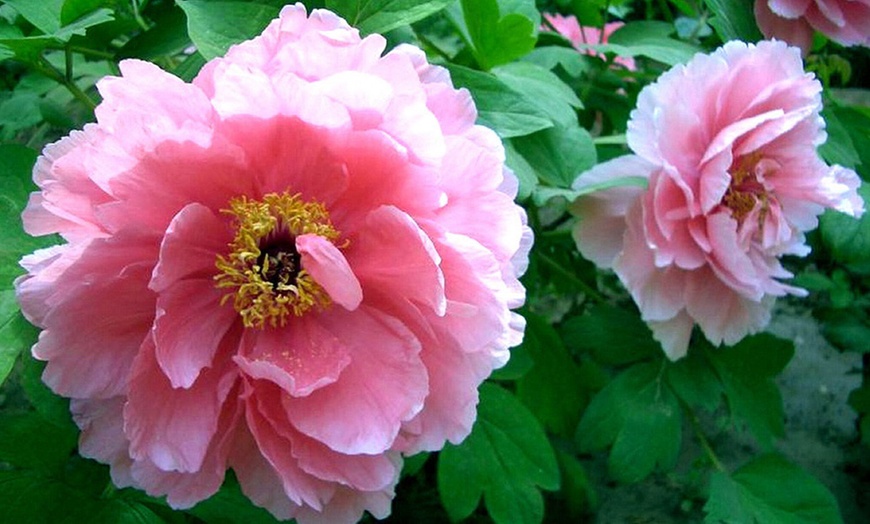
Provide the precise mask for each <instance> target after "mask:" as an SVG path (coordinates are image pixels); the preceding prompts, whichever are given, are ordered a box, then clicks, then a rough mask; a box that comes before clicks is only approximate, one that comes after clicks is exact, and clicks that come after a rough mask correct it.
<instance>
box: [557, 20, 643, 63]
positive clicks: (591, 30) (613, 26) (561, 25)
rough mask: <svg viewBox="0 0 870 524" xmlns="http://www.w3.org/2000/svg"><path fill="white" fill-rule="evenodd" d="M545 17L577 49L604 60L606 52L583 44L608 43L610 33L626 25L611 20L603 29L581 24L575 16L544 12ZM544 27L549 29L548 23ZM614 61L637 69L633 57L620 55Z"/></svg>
mask: <svg viewBox="0 0 870 524" xmlns="http://www.w3.org/2000/svg"><path fill="white" fill-rule="evenodd" d="M544 18H546V19H547V21H548V22H549V23H550V24H551V25H552V26H553V27H554V28H556V31H558V32H559V34H561V35H562V36H564V37H565V38H567V39H568V40H570V41H571V43H572V44H574V47H576V48H577V50H579V51H580V52H582V53H585V54H587V55H590V56H597V57H599V58H601V59H602V60H604V59H605V56H604V53H599V52H598V51H595V50H594V49H588V48H585V47H583V46H584V45H596V44H606V43H607V39H608V38H610V35H612V34H613V32H614V31H616V30H617V29H619V28H620V27H622V26H624V25H625V24H623V23H622V22H611V23H609V24H604V31H601V30H600V29H598V28H597V27H589V26H581V25H580V22H578V21H577V18H575V17H573V16H563V15H560V14H550V13H544ZM542 28H543V29H545V30H546V29H549V27H548V26H547V25H546V24H544V25H543V26H542ZM614 62H616V63H617V64H620V65H622V66H623V67H625V68H626V69H628V70H629V71H634V70H635V69H636V66H635V63H634V59H633V58H631V57H623V56H618V57H616V59H615V60H614Z"/></svg>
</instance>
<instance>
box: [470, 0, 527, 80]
mask: <svg viewBox="0 0 870 524" xmlns="http://www.w3.org/2000/svg"><path fill="white" fill-rule="evenodd" d="M461 3H462V14H463V19H464V21H465V28H466V29H467V31H468V36H469V38H470V39H471V44H472V46H473V52H474V57H475V58H476V59H477V62H478V63H479V64H480V66H481V67H482V68H483V69H487V70H488V69H491V68H493V67H495V66H497V65H500V64H506V63H508V62H512V61H513V60H516V59H517V58H519V57H521V56H523V55H525V54H526V53H528V52H529V51H531V50H532V49H533V48H534V47H535V41H536V35H537V26H536V25H535V23H534V22H533V21H532V20H531V19H529V17H528V16H527V15H525V14H521V13H518V12H511V11H509V10H508V9H509V8H510V7H511V6H510V5H508V4H509V3H508V2H503V4H504V6H503V7H505V8H506V9H504V10H501V9H500V6H499V2H498V1H497V0H461ZM512 4H520V5H521V4H522V3H521V2H512Z"/></svg>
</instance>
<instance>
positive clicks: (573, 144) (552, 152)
mask: <svg viewBox="0 0 870 524" xmlns="http://www.w3.org/2000/svg"><path fill="white" fill-rule="evenodd" d="M514 147H516V149H517V151H519V152H520V154H522V155H523V157H525V159H526V160H528V161H529V164H531V165H532V166H534V168H535V170H536V171H537V173H538V177H539V178H540V179H541V180H543V181H545V182H546V183H548V184H549V185H552V186H556V187H562V188H568V187H570V186H571V184H572V183H573V182H574V179H575V178H577V175H579V174H580V173H582V172H583V171H586V170H588V169H590V168H591V167H592V166H594V165H595V163H596V161H597V160H598V153H597V152H596V151H595V144H593V143H592V137H591V136H590V135H589V132H588V131H586V130H585V129H583V128H582V127H580V126H579V125H578V124H577V123H576V122H573V123H572V124H570V125H562V124H559V123H557V124H556V125H554V126H553V127H550V128H547V129H544V130H542V131H538V132H535V133H533V134H531V135H528V136H524V137H521V138H516V139H514Z"/></svg>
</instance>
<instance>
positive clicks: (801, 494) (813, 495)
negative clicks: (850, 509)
mask: <svg viewBox="0 0 870 524" xmlns="http://www.w3.org/2000/svg"><path fill="white" fill-rule="evenodd" d="M704 511H705V512H706V513H707V518H706V519H705V521H704V522H706V523H709V524H718V523H720V522H735V523H736V522H739V523H750V524H751V523H756V522H757V523H759V524H761V523H764V524H840V523H842V522H843V519H842V517H841V516H840V510H839V508H838V506H837V500H836V499H835V498H834V496H833V495H832V494H831V492H830V491H828V489H827V488H826V487H825V486H824V485H823V484H822V483H820V482H819V481H818V480H816V479H815V478H814V477H813V476H812V475H810V474H809V473H807V472H806V471H804V470H803V469H801V468H799V467H798V466H796V465H794V464H792V463H791V462H789V461H787V460H786V459H785V458H783V457H782V456H780V455H777V454H767V455H762V456H760V457H758V458H756V459H754V460H753V461H752V462H750V463H749V464H746V465H745V466H743V467H741V468H740V469H738V470H737V471H735V472H734V474H733V475H730V476H729V475H727V474H726V473H723V472H716V473H714V474H713V476H712V478H711V479H710V498H709V500H708V501H707V504H706V505H705V506H704Z"/></svg>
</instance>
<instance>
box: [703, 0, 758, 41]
mask: <svg viewBox="0 0 870 524" xmlns="http://www.w3.org/2000/svg"><path fill="white" fill-rule="evenodd" d="M704 3H705V4H707V8H708V9H709V10H710V11H711V12H712V13H713V15H714V16H713V18H712V19H710V25H711V26H713V29H715V30H716V34H718V35H719V38H721V39H722V41H723V42H727V41H729V40H743V41H744V42H757V41H758V40H761V39H762V38H764V37H763V36H762V35H761V32H760V31H759V30H758V26H756V25H755V12H754V11H753V7H752V6H753V0H704Z"/></svg>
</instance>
